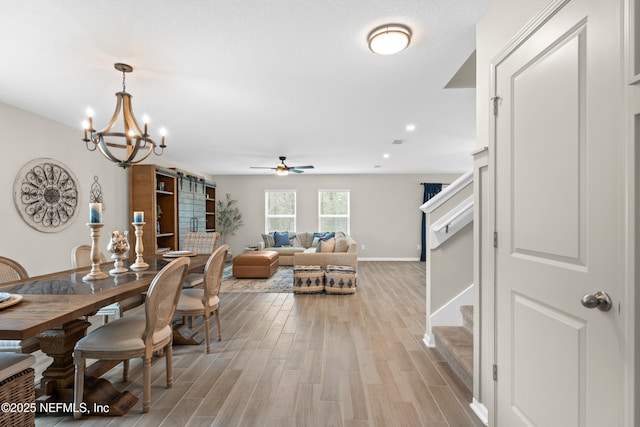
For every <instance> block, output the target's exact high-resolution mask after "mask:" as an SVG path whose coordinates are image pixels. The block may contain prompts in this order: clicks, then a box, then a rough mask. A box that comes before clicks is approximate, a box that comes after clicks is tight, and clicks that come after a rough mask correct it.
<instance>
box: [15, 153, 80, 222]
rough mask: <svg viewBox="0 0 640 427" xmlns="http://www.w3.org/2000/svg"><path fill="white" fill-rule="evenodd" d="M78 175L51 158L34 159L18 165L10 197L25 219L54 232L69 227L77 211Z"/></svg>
mask: <svg viewBox="0 0 640 427" xmlns="http://www.w3.org/2000/svg"><path fill="white" fill-rule="evenodd" d="M78 197H79V192H78V178H76V176H75V175H74V174H73V172H72V171H71V169H69V168H68V167H67V166H65V165H64V164H63V163H60V162H59V161H57V160H54V159H47V158H42V159H35V160H32V161H30V162H29V163H27V164H26V165H24V166H23V167H22V169H20V171H19V172H18V175H17V176H16V180H15V182H14V184H13V201H14V203H15V205H16V209H17V210H18V214H20V216H21V217H22V219H23V220H24V222H26V223H27V224H29V226H31V227H33V228H35V229H36V230H38V231H42V232H45V233H55V232H58V231H62V230H64V229H65V228H67V227H69V226H70V225H71V224H72V223H73V221H74V219H75V217H76V215H77V214H78Z"/></svg>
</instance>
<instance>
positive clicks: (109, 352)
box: [73, 257, 191, 418]
mask: <svg viewBox="0 0 640 427" xmlns="http://www.w3.org/2000/svg"><path fill="white" fill-rule="evenodd" d="M190 262H191V261H190V260H189V258H187V257H180V258H177V259H175V260H173V261H172V262H170V263H169V264H167V265H166V266H165V267H164V268H163V269H162V270H160V272H159V273H158V274H156V277H155V278H154V279H153V282H151V286H149V290H148V291H147V298H146V300H145V310H144V314H145V316H144V317H141V316H127V317H123V318H120V319H117V320H114V321H113V322H109V323H107V324H106V325H102V326H100V327H99V328H97V329H95V330H94V331H93V332H91V333H89V334H88V335H87V336H86V337H84V338H82V339H81V340H79V341H78V342H77V343H76V346H75V348H74V350H73V363H74V365H75V381H74V413H73V416H74V418H80V417H81V416H82V412H81V411H80V408H81V403H82V402H84V401H85V400H84V399H83V393H84V370H85V367H86V359H104V360H125V361H128V360H129V359H131V358H134V357H141V358H142V359H143V369H142V376H143V381H144V387H143V402H142V410H143V411H144V412H149V408H150V407H151V359H152V358H153V353H154V352H156V351H159V350H162V349H164V355H165V358H166V373H167V387H171V386H172V385H173V364H172V360H171V359H172V343H173V328H172V320H173V315H174V314H175V310H176V304H177V303H178V298H179V296H180V289H181V284H182V281H183V280H184V277H185V276H186V274H187V269H188V268H189V263H190ZM128 371H129V369H128V363H125V365H124V369H123V379H124V381H128V375H129V372H128Z"/></svg>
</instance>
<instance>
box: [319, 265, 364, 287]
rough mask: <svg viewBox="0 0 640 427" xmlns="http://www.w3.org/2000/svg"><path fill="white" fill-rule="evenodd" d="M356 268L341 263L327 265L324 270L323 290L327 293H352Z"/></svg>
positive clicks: (355, 279)
mask: <svg viewBox="0 0 640 427" xmlns="http://www.w3.org/2000/svg"><path fill="white" fill-rule="evenodd" d="M356 281H357V274H356V269H355V268H353V267H349V266H343V265H328V266H327V271H326V272H325V284H324V291H325V292H326V293H328V294H354V293H355V292H356Z"/></svg>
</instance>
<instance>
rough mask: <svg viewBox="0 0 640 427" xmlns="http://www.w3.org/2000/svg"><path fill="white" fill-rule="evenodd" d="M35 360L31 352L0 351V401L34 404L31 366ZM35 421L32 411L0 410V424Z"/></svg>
mask: <svg viewBox="0 0 640 427" xmlns="http://www.w3.org/2000/svg"><path fill="white" fill-rule="evenodd" d="M35 362H36V357H35V356H34V355H32V354H19V353H0V402H2V403H17V404H20V405H22V407H23V408H29V405H35V402H36V386H35V384H36V382H35V374H34V370H33V368H32V366H33V365H34V364H35ZM35 423H36V417H35V412H34V411H30V410H15V411H14V410H11V411H3V412H0V425H1V426H33V425H35Z"/></svg>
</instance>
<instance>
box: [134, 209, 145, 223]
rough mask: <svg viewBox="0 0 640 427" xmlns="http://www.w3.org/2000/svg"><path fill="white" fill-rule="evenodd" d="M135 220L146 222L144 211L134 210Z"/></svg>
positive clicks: (136, 221)
mask: <svg viewBox="0 0 640 427" xmlns="http://www.w3.org/2000/svg"><path fill="white" fill-rule="evenodd" d="M133 222H135V223H141V222H144V212H142V211H134V212H133Z"/></svg>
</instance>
